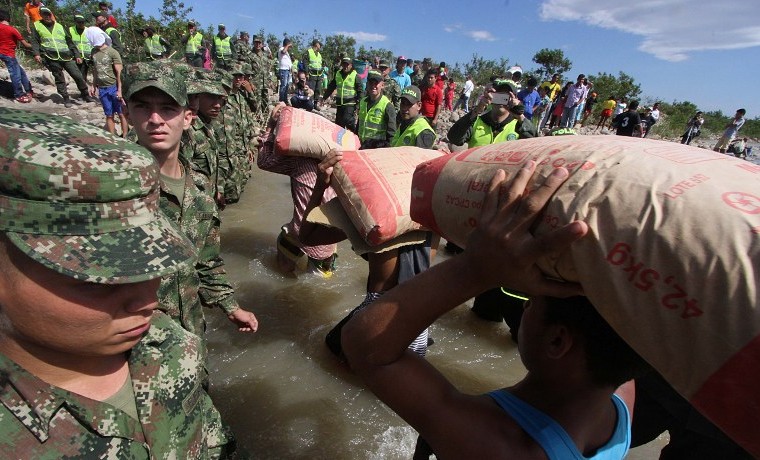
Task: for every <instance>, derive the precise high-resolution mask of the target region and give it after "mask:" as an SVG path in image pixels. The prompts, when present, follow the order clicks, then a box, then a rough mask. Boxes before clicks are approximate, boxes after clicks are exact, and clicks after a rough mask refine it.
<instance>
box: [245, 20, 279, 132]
mask: <svg viewBox="0 0 760 460" xmlns="http://www.w3.org/2000/svg"><path fill="white" fill-rule="evenodd" d="M250 62H251V68H252V70H253V73H252V74H251V77H250V82H251V85H252V86H253V91H254V97H255V103H256V110H255V114H256V117H257V118H258V119H259V120H260V121H261V123H259V124H260V125H263V121H264V120H265V119H266V117H267V115H268V114H269V85H270V84H271V83H272V75H271V74H272V69H273V68H274V67H273V66H274V61H273V60H272V58H270V57H269V55H268V54H267V53H266V52H264V38H263V37H261V36H260V35H257V36H255V37H253V53H251V60H250Z"/></svg>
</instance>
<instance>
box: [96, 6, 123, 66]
mask: <svg viewBox="0 0 760 460" xmlns="http://www.w3.org/2000/svg"><path fill="white" fill-rule="evenodd" d="M106 10H107V9H106ZM92 15H93V16H94V17H95V25H96V26H98V27H100V28H101V29H102V30H103V32H105V33H106V34H107V35H108V36H109V37H110V38H111V45H110V46H111V47H112V48H113V49H115V50H116V51H117V52H118V53H119V54H121V55H122V56H124V53H125V49H124V45H122V43H121V32H119V29H117V28H116V27H114V25H113V24H111V22H110V21H109V20H108V16H109V15H108V13H107V12H103V11H102V10H101V11H96V12H94V13H92Z"/></svg>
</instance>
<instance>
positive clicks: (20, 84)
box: [0, 54, 32, 99]
mask: <svg viewBox="0 0 760 460" xmlns="http://www.w3.org/2000/svg"><path fill="white" fill-rule="evenodd" d="M0 61H3V62H4V63H5V66H6V67H8V74H9V75H10V77H11V84H12V85H13V97H15V98H16V99H18V98H20V97H21V96H23V95H24V94H26V93H28V92H30V91H31V90H32V85H31V83H29V78H27V76H26V72H24V68H23V67H21V65H20V64H19V63H18V60H16V58H14V57H10V56H6V55H4V54H0Z"/></svg>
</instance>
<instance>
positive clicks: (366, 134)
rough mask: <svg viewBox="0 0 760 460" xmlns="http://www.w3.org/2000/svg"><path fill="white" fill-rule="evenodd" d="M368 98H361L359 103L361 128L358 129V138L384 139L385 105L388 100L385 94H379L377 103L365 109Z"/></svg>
mask: <svg viewBox="0 0 760 460" xmlns="http://www.w3.org/2000/svg"><path fill="white" fill-rule="evenodd" d="M368 101H369V98H368V97H367V98H364V99H362V102H361V104H359V120H361V122H362V124H361V129H360V130H359V139H360V140H361V141H362V142H364V141H366V140H368V139H379V140H384V139H385V136H386V130H387V127H388V124H387V123H386V121H385V107H386V106H387V105H388V103H389V102H390V100H389V99H388V98H387V97H385V96H380V100H378V101H377V103H376V104H375V105H374V106H372V107H371V108H369V110H368V109H367V103H368Z"/></svg>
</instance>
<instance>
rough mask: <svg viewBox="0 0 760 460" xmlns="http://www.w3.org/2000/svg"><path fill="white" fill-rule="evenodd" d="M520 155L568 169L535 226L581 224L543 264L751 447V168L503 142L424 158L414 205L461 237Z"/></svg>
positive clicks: (700, 155)
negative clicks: (567, 246)
mask: <svg viewBox="0 0 760 460" xmlns="http://www.w3.org/2000/svg"><path fill="white" fill-rule="evenodd" d="M528 159H533V160H535V161H537V163H538V166H537V172H538V173H539V174H540V176H541V178H540V179H539V180H541V181H543V179H544V178H545V177H546V176H547V175H548V174H549V173H550V172H551V171H552V169H553V168H555V167H560V166H564V167H566V168H568V169H569V170H570V172H571V176H570V178H569V179H568V180H567V182H566V183H565V184H563V186H562V187H561V188H560V189H559V190H558V191H557V193H556V194H555V196H554V197H553V198H552V200H551V201H550V204H549V205H548V207H547V209H546V212H545V214H544V215H543V218H542V219H541V222H540V224H539V225H538V227H537V228H536V233H537V234H542V233H545V232H548V231H550V230H551V229H553V228H557V227H559V226H562V225H564V224H566V223H568V222H570V221H571V220H574V219H582V220H584V221H585V222H587V223H588V225H589V227H590V232H589V235H587V236H586V237H585V238H583V239H582V240H580V241H578V242H576V243H574V244H573V247H572V249H571V250H569V251H568V252H567V253H565V254H558V255H555V256H554V257H551V258H547V259H546V260H543V261H542V262H541V264H540V265H541V269H542V270H543V271H544V272H545V273H547V274H549V275H553V276H557V277H560V278H563V279H567V280H573V281H580V282H581V283H582V285H583V287H584V289H585V291H586V293H587V295H588V296H589V298H590V300H591V302H592V303H593V304H594V305H595V306H597V308H599V309H600V312H601V313H602V315H603V316H604V317H605V318H606V319H607V321H608V322H609V323H610V324H611V325H612V326H613V327H614V328H615V330H617V331H618V332H619V333H620V335H621V336H622V337H623V338H624V339H625V340H626V341H627V342H628V343H629V344H630V345H631V346H633V348H634V349H635V350H636V351H637V352H638V353H639V354H641V356H642V357H644V358H645V359H646V360H647V361H648V362H649V363H650V364H652V365H653V366H654V367H655V368H656V369H657V370H658V371H659V372H660V373H661V374H662V375H663V376H664V377H665V378H666V379H667V380H668V382H670V383H671V385H673V386H674V387H675V388H676V389H677V390H678V391H679V392H680V393H681V394H682V395H683V396H684V397H686V398H687V399H688V400H689V401H690V402H691V403H692V404H693V405H694V406H695V407H697V409H699V410H700V411H701V412H702V413H703V414H705V415H706V416H707V417H708V418H709V419H711V420H712V421H713V422H714V423H715V424H716V425H718V426H719V427H721V428H722V429H723V431H725V432H726V434H728V435H729V436H731V437H732V438H733V439H734V440H736V441H737V442H738V443H739V444H741V445H743V446H744V447H745V448H746V449H747V450H748V451H750V452H751V453H752V454H754V455H755V456H760V391H758V388H760V295H759V294H758V292H759V291H758V284H759V281H760V166H757V165H753V164H751V163H749V162H746V161H743V160H739V159H736V158H734V157H732V156H727V155H722V154H718V153H715V152H711V151H707V150H704V149H699V148H695V147H688V146H683V145H680V144H675V143H671V142H662V141H654V140H646V139H638V138H630V137H621V136H566V137H561V138H556V137H555V138H551V137H542V138H537V139H526V140H520V141H516V142H504V143H501V144H496V145H489V146H484V147H477V148H473V149H470V150H467V151H464V152H460V153H456V154H452V155H449V156H447V157H442V158H438V159H435V160H432V161H429V162H426V163H424V164H421V165H420V166H419V167H418V168H417V171H416V172H415V174H414V181H413V185H412V187H413V191H412V204H411V213H412V217H413V218H414V219H415V220H416V221H417V222H419V223H420V224H422V225H424V226H426V227H428V228H431V229H432V230H434V231H437V232H439V233H440V234H441V235H442V236H443V237H444V238H446V239H447V240H451V241H453V242H455V243H456V244H459V245H463V246H464V245H465V244H466V239H467V235H468V234H469V233H470V231H471V230H472V229H473V228H474V226H475V225H476V224H477V220H478V217H479V213H480V206H481V203H482V199H483V194H484V192H485V191H486V190H487V187H488V183H489V181H490V180H491V178H492V177H493V175H494V172H495V171H496V170H497V169H498V168H502V169H504V170H506V171H507V173H508V177H513V176H514V174H515V173H516V172H517V170H518V169H519V168H520V166H522V165H523V164H524V163H525V162H526V161H527V160H528Z"/></svg>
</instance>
